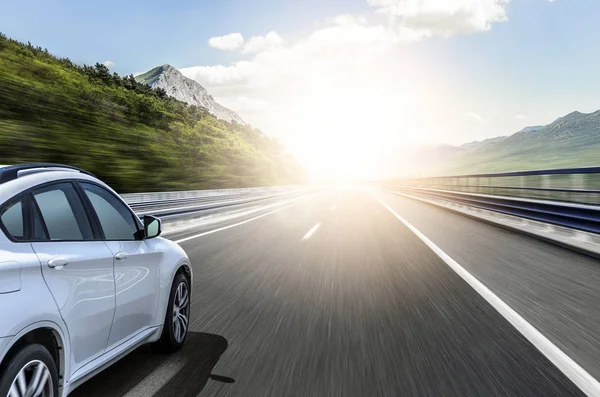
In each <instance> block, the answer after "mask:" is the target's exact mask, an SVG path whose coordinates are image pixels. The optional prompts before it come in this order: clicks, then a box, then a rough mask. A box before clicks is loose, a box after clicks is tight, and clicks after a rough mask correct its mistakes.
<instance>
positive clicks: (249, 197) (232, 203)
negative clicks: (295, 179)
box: [121, 186, 312, 220]
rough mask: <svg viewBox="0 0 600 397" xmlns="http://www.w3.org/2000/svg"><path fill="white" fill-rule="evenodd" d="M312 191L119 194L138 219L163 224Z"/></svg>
mask: <svg viewBox="0 0 600 397" xmlns="http://www.w3.org/2000/svg"><path fill="white" fill-rule="evenodd" d="M310 190H312V189H310V188H308V187H305V186H275V187H264V188H248V189H219V190H194V191H181V192H157V193H135V194H122V195H121V197H122V198H123V199H124V200H125V202H127V204H128V205H129V206H130V207H131V209H133V210H134V212H135V213H136V214H137V215H138V216H142V215H154V216H158V217H160V218H161V219H163V220H166V219H178V218H184V217H197V216H201V214H202V213H208V212H211V213H212V212H215V211H219V210H222V209H224V208H228V209H229V208H238V207H243V206H247V205H250V204H260V203H261V202H268V201H270V200H279V199H282V198H286V197H289V196H294V195H297V194H300V193H305V192H307V191H310Z"/></svg>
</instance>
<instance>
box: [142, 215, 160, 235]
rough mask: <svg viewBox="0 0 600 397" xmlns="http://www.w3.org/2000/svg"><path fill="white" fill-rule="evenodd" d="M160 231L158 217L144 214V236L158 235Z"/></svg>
mask: <svg viewBox="0 0 600 397" xmlns="http://www.w3.org/2000/svg"><path fill="white" fill-rule="evenodd" d="M161 231H162V230H161V227H160V219H158V218H157V217H154V216H151V215H144V238H154V237H158V236H159V235H160V232H161Z"/></svg>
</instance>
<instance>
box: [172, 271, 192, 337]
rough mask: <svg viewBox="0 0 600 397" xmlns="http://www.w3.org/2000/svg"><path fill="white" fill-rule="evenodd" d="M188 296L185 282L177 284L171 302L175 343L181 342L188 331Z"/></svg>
mask: <svg viewBox="0 0 600 397" xmlns="http://www.w3.org/2000/svg"><path fill="white" fill-rule="evenodd" d="M189 315H190V294H189V290H188V286H187V284H186V283H185V282H183V281H182V282H181V283H179V285H178V286H177V290H176V292H175V299H174V300H173V335H174V336H175V340H176V341H177V343H181V342H183V340H184V339H185V335H186V333H187V329H188V322H189Z"/></svg>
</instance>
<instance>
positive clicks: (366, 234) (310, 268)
mask: <svg viewBox="0 0 600 397" xmlns="http://www.w3.org/2000/svg"><path fill="white" fill-rule="evenodd" d="M376 195H377V196H378V197H380V198H381V199H382V200H383V201H385V202H386V203H387V204H388V205H389V206H390V207H391V208H393V209H394V210H395V211H396V212H398V213H399V214H400V215H401V216H403V217H405V218H406V219H407V220H408V221H409V222H411V223H412V224H413V225H414V226H415V227H417V228H418V229H419V230H420V231H421V232H422V233H424V234H425V235H427V236H428V237H429V238H430V239H431V240H433V241H434V242H435V243H436V244H437V245H438V246H439V247H440V248H442V249H443V250H444V251H445V252H446V253H448V254H449V255H451V256H452V257H453V258H454V259H455V260H456V261H457V262H459V263H460V264H461V265H463V266H464V268H465V269H467V270H468V271H469V272H471V274H473V275H474V276H475V277H477V278H478V279H479V280H480V281H481V282H482V283H484V284H485V285H486V286H488V288H490V290H492V291H493V292H494V293H495V294H497V295H498V296H499V297H500V298H501V299H503V300H504V301H505V302H506V303H507V304H509V305H510V306H511V307H512V308H513V309H515V310H516V311H517V312H518V313H519V314H520V315H521V316H523V318H525V319H526V320H527V321H529V322H530V323H531V324H533V325H534V326H535V327H537V328H538V329H539V330H540V331H541V332H542V333H543V334H544V335H545V336H546V337H547V338H549V339H550V340H551V341H552V342H554V343H555V344H556V345H557V346H558V347H559V348H561V349H563V351H564V352H565V353H567V354H568V355H569V356H570V357H571V358H572V359H574V360H575V361H576V362H578V363H579V364H580V365H581V366H582V367H584V368H585V369H586V370H587V371H588V372H589V373H590V374H592V375H593V376H595V377H596V378H598V374H599V373H600V370H599V365H598V363H597V361H598V358H599V357H600V343H599V342H597V341H596V340H595V339H594V337H595V334H596V333H597V331H598V330H599V329H600V323H599V321H600V312H599V310H600V305H599V304H598V303H600V302H598V300H599V299H600V298H599V297H600V294H599V293H598V292H600V291H598V290H599V289H600V283H599V282H598V281H600V266H598V265H599V263H598V262H597V261H596V260H593V259H590V258H587V257H584V256H582V255H580V254H576V253H573V252H570V251H567V250H565V249H562V248H557V247H554V246H551V245H549V244H547V243H543V242H540V241H537V240H534V239H531V238H527V237H524V236H522V235H519V234H516V233H512V232H509V231H506V230H504V229H501V228H497V227H494V226H491V225H488V224H485V223H481V222H478V221H475V220H473V219H470V218H466V217H463V216H460V215H457V214H454V213H451V212H448V211H445V210H442V209H439V208H436V207H432V206H429V205H426V204H422V203H419V202H415V201H412V200H409V199H404V198H401V197H398V196H395V195H392V194H388V193H377V194H376ZM231 223H235V222H234V221H232V222H231ZM316 225H320V226H318V227H316ZM309 231H313V233H312V234H310V233H309ZM185 233H186V235H193V234H194V233H195V232H194V231H193V230H188V231H186V232H185ZM196 233H197V232H196ZM181 237H182V235H178V236H176V237H174V238H175V239H179V238H181ZM182 246H183V247H184V249H185V250H186V251H187V253H188V255H189V256H190V258H191V260H192V263H193V266H194V272H195V280H194V285H193V288H194V290H193V291H194V292H193V294H194V295H193V300H192V311H193V313H192V321H191V324H190V329H191V331H193V332H192V333H191V334H190V336H189V340H188V341H187V344H186V346H185V347H184V349H183V350H182V351H181V352H179V353H177V354H174V355H171V356H163V355H156V354H153V353H152V352H151V351H150V350H149V349H148V348H145V347H144V348H141V349H138V351H136V352H135V353H134V354H132V355H130V356H129V357H127V358H125V359H123V360H122V361H121V362H119V363H117V364H116V365H115V366H113V367H112V368H110V369H109V370H107V371H105V372H103V373H101V374H100V375H98V376H96V377H95V378H94V379H92V380H91V381H90V382H88V383H87V384H85V385H84V386H82V387H81V388H79V389H78V390H77V391H76V392H75V393H74V394H73V395H74V396H118V397H120V396H127V397H134V396H152V395H155V396H178V397H192V396H261V397H262V396H278V397H279V396H361V397H364V396H571V395H573V396H576V395H582V393H581V392H580V391H579V389H578V388H577V387H576V386H575V385H574V384H573V383H571V381H569V379H567V378H566V376H565V375H563V374H562V373H561V372H560V371H559V370H558V369H557V368H556V367H555V366H554V365H553V364H552V363H550V362H549V361H548V359H546V358H545V357H544V356H543V355H542V354H541V353H540V352H539V351H538V350H537V349H536V348H535V347H534V346H533V345H532V344H531V343H529V342H528V341H527V340H526V339H525V338H524V337H523V336H522V335H521V334H520V333H519V332H518V331H517V330H516V329H515V328H514V327H513V326H512V325H510V324H509V323H508V321H507V320H505V319H504V318H503V317H502V316H501V315H500V314H499V313H498V312H497V311H496V310H495V309H494V308H493V307H492V306H490V304H488V303H487V302H486V301H485V300H484V299H483V298H482V297H481V296H480V295H479V294H478V293H477V292H476V291H475V290H473V289H472V288H471V287H470V286H469V285H468V284H467V283H466V282H465V281H464V280H463V279H462V278H460V277H459V276H458V275H457V274H456V273H455V272H454V271H453V270H452V269H450V267H448V265H447V264H446V263H445V262H444V261H442V260H441V259H440V258H439V257H438V256H437V255H436V254H435V253H434V252H433V251H432V250H431V249H430V248H429V247H427V246H426V245H425V244H424V243H423V242H422V241H421V240H420V239H419V238H418V237H417V236H416V235H415V234H414V233H413V232H412V231H410V230H409V229H408V228H407V227H406V226H404V225H403V224H402V223H401V222H400V221H399V220H398V219H396V218H395V217H394V216H393V215H392V214H391V213H390V212H389V211H388V210H387V209H386V208H384V207H383V206H382V205H381V204H380V203H379V202H378V201H377V200H376V199H375V198H374V197H373V196H372V195H370V194H369V193H367V192H365V191H361V190H332V191H326V192H323V193H319V194H317V195H314V196H313V197H312V198H311V199H309V200H306V201H303V202H300V203H298V204H296V205H294V206H291V207H287V208H284V209H282V210H280V211H278V212H275V213H272V214H269V215H267V216H264V217H261V218H260V219H256V220H253V221H251V222H247V223H244V224H241V225H239V226H236V227H232V228H229V229H226V230H223V231H220V232H216V233H212V234H208V235H205V236H202V237H198V238H195V239H191V240H188V241H185V242H183V243H182Z"/></svg>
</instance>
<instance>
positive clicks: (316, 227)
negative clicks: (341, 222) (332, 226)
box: [302, 223, 321, 241]
mask: <svg viewBox="0 0 600 397" xmlns="http://www.w3.org/2000/svg"><path fill="white" fill-rule="evenodd" d="M319 227H321V224H320V223H317V224H316V225H314V226H313V227H312V229H310V230H309V231H308V233H306V234H305V235H304V237H302V240H303V241H304V240H308V239H309V238H310V236H312V235H313V234H314V232H316V231H317V229H318V228H319Z"/></svg>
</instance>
